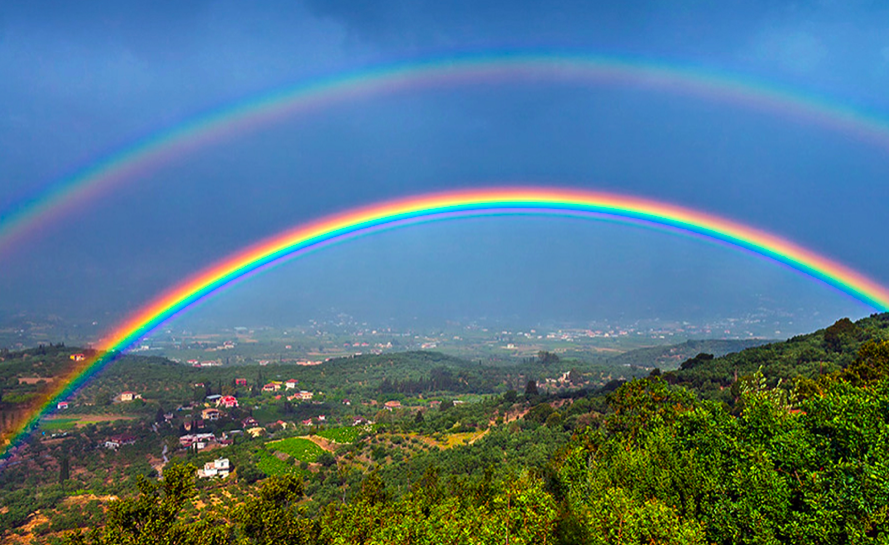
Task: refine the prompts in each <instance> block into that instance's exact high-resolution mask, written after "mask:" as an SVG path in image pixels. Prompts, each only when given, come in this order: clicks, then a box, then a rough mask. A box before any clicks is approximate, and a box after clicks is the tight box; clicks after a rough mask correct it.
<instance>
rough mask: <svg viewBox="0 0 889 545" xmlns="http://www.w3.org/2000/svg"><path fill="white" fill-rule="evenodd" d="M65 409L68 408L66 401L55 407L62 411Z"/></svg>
mask: <svg viewBox="0 0 889 545" xmlns="http://www.w3.org/2000/svg"><path fill="white" fill-rule="evenodd" d="M67 408H68V402H67V401H60V402H59V404H58V405H56V409H59V410H64V409H67Z"/></svg>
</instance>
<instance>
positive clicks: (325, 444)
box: [305, 435, 339, 452]
mask: <svg viewBox="0 0 889 545" xmlns="http://www.w3.org/2000/svg"><path fill="white" fill-rule="evenodd" d="M305 439H308V440H309V441H311V442H313V443H315V444H316V445H318V446H319V447H321V448H322V449H324V450H326V451H327V452H333V451H335V450H336V447H337V446H339V443H337V442H335V441H331V440H330V439H325V438H324V437H321V436H318V435H306V436H305Z"/></svg>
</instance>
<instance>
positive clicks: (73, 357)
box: [68, 354, 86, 361]
mask: <svg viewBox="0 0 889 545" xmlns="http://www.w3.org/2000/svg"><path fill="white" fill-rule="evenodd" d="M68 357H69V358H71V360H72V361H83V360H85V359H86V354H71V355H70V356H68Z"/></svg>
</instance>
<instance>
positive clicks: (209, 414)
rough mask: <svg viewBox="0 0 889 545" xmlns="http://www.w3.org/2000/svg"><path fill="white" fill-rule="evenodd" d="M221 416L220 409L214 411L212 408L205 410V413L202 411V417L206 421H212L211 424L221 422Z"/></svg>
mask: <svg viewBox="0 0 889 545" xmlns="http://www.w3.org/2000/svg"><path fill="white" fill-rule="evenodd" d="M221 414H222V413H221V412H219V409H212V408H211V409H204V410H203V411H201V417H202V418H203V419H204V420H210V421H211V422H212V421H215V420H219V417H220V416H221Z"/></svg>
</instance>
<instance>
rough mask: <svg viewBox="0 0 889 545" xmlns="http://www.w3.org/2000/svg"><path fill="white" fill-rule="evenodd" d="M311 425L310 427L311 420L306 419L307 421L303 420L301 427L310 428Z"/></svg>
mask: <svg viewBox="0 0 889 545" xmlns="http://www.w3.org/2000/svg"><path fill="white" fill-rule="evenodd" d="M311 425H312V419H311V418H307V419H305V420H303V426H311Z"/></svg>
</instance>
